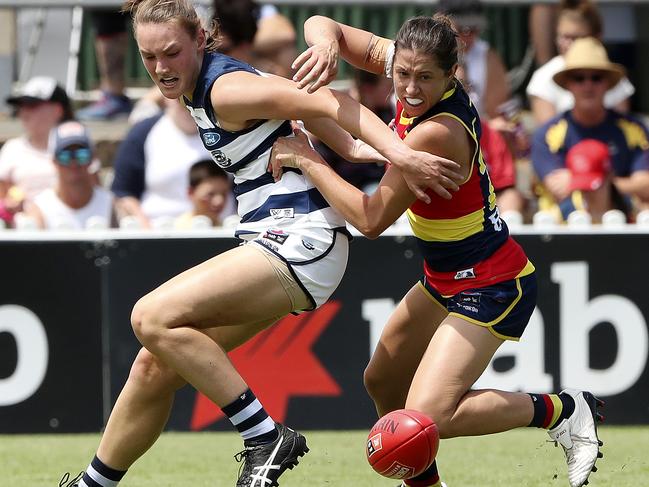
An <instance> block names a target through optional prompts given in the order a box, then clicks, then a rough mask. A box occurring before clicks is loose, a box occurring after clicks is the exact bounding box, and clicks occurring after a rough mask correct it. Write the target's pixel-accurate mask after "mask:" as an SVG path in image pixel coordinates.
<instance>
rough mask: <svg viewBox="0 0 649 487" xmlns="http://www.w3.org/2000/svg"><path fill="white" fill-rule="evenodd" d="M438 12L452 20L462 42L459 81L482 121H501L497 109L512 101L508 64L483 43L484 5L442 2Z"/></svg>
mask: <svg viewBox="0 0 649 487" xmlns="http://www.w3.org/2000/svg"><path fill="white" fill-rule="evenodd" d="M439 9H440V11H441V12H443V13H445V14H446V15H448V16H450V17H451V20H452V21H453V24H454V25H455V28H456V29H457V31H458V33H459V35H460V40H461V41H462V42H461V43H460V45H461V46H463V47H462V53H461V56H460V59H461V66H460V68H461V69H460V71H461V72H460V73H458V78H459V79H461V80H462V81H463V84H464V85H465V88H466V90H467V93H469V95H470V96H471V100H472V101H473V103H474V105H475V106H476V108H477V110H478V113H480V116H481V117H482V118H484V119H492V118H496V117H498V116H499V115H500V112H499V110H498V107H500V105H502V104H503V103H505V102H506V101H507V100H508V99H509V97H510V95H511V92H510V86H509V80H508V79H507V70H506V69H505V63H504V62H503V60H502V58H501V57H500V55H499V54H498V53H497V52H496V51H495V50H494V49H492V48H491V46H489V44H488V43H487V42H486V41H484V40H482V39H480V34H481V33H482V31H483V30H484V29H485V27H486V26H487V19H486V18H485V16H484V11H483V10H484V9H483V5H482V2H480V0H440V1H439Z"/></svg>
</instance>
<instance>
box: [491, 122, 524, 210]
mask: <svg viewBox="0 0 649 487" xmlns="http://www.w3.org/2000/svg"><path fill="white" fill-rule="evenodd" d="M481 125H482V137H480V148H481V149H482V153H483V155H484V158H485V162H486V163H487V168H488V169H489V177H490V178H491V183H492V184H493V186H494V190H495V192H496V204H497V205H498V209H499V210H500V212H501V213H504V212H506V211H518V212H519V213H522V212H523V210H524V207H525V199H524V198H523V195H522V194H521V192H520V191H519V190H518V189H517V188H516V164H515V163H514V157H513V155H512V151H511V150H510V148H509V146H508V145H507V141H506V140H505V138H504V137H503V136H502V135H501V134H500V132H498V131H497V130H493V129H492V128H491V127H490V125H489V124H488V123H486V122H482V123H481Z"/></svg>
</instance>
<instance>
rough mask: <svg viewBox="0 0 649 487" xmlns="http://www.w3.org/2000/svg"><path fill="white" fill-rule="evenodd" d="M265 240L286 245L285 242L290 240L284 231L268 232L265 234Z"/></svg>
mask: <svg viewBox="0 0 649 487" xmlns="http://www.w3.org/2000/svg"><path fill="white" fill-rule="evenodd" d="M263 238H265V239H268V240H272V241H273V242H276V243H278V244H280V245H284V242H286V239H287V238H288V234H287V233H284V232H283V231H282V230H267V231H266V233H264V237H263Z"/></svg>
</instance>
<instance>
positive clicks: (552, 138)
mask: <svg viewBox="0 0 649 487" xmlns="http://www.w3.org/2000/svg"><path fill="white" fill-rule="evenodd" d="M567 133H568V122H567V121H566V119H564V118H562V119H561V120H559V121H558V122H557V123H556V124H554V125H552V126H551V127H549V128H548V131H547V132H546V133H545V143H546V144H548V149H550V152H552V153H553V154H556V153H557V152H559V149H561V148H562V147H563V143H564V142H565V140H566V134H567Z"/></svg>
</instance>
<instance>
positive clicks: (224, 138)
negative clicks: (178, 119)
mask: <svg viewBox="0 0 649 487" xmlns="http://www.w3.org/2000/svg"><path fill="white" fill-rule="evenodd" d="M235 71H245V72H248V73H253V74H256V75H259V76H263V74H262V73H260V72H258V71H257V70H255V69H254V68H253V67H252V66H250V65H248V64H246V63H243V62H241V61H238V60H236V59H233V58H231V57H229V56H225V55H223V54H220V53H208V52H206V53H205V56H204V58H203V66H202V68H201V72H200V74H199V76H198V80H197V82H196V88H195V89H194V92H193V94H192V99H191V100H188V99H187V98H186V97H183V102H184V103H185V105H186V107H187V109H188V110H189V111H190V113H191V114H192V117H193V118H194V121H195V122H196V125H197V126H198V131H199V133H200V136H201V140H202V141H203V145H204V146H205V148H206V149H207V150H208V152H209V153H210V154H211V156H212V159H213V160H214V162H216V164H218V165H219V167H221V168H223V169H224V170H225V171H227V172H229V173H231V174H233V175H234V184H235V188H234V194H235V196H236V198H237V207H238V213H239V217H240V218H241V221H240V223H239V226H238V227H237V230H236V232H235V235H236V236H237V237H240V238H243V239H250V238H254V237H255V236H257V235H258V234H259V233H260V232H262V231H264V230H266V229H267V228H269V227H273V228H276V229H283V228H286V227H289V226H290V227H291V228H293V229H300V228H305V229H306V228H332V229H333V228H345V221H344V219H343V218H342V216H340V214H339V213H338V212H336V211H335V210H334V209H333V208H331V207H330V206H329V204H328V203H327V201H326V200H325V199H324V197H323V196H322V195H321V194H320V192H319V191H318V190H317V189H316V188H315V187H314V186H313V184H312V183H311V182H310V181H308V180H307V178H306V177H304V176H303V175H302V173H301V172H300V171H297V170H292V169H291V168H285V170H284V174H283V176H282V178H281V179H280V180H279V181H277V182H275V181H274V180H273V177H272V174H270V173H269V172H268V163H269V159H270V152H271V149H272V147H273V143H274V142H275V141H276V140H277V138H279V137H287V136H292V134H293V132H292V129H291V123H290V121H288V120H259V121H257V122H256V123H255V124H254V125H252V126H251V127H248V128H246V129H244V130H239V131H236V132H231V131H228V130H224V129H223V128H221V127H219V124H218V122H217V117H216V114H215V113H214V110H213V109H212V104H211V101H210V92H211V89H212V85H213V84H214V82H215V81H216V80H217V79H218V78H219V77H220V76H222V75H224V74H227V73H232V72H235Z"/></svg>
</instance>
